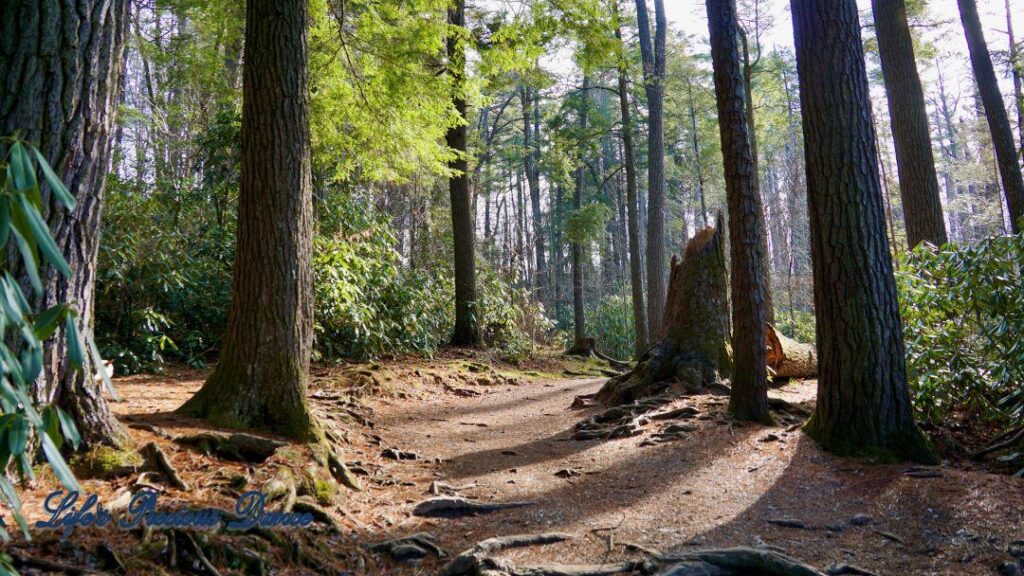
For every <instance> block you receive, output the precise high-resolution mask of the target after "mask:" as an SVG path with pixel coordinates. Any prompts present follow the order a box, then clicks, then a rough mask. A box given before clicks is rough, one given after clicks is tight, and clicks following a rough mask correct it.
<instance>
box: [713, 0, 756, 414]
mask: <svg viewBox="0 0 1024 576" xmlns="http://www.w3.org/2000/svg"><path fill="white" fill-rule="evenodd" d="M706 4H707V10H708V30H709V32H710V38H711V61H712V63H713V66H714V79H715V95H716V100H717V103H718V127H719V133H720V134H721V139H722V160H723V165H724V167H725V188H726V197H727V203H728V205H729V252H730V256H731V258H730V262H731V266H732V274H731V280H730V286H731V292H732V349H733V372H732V393H731V397H730V399H729V411H730V412H732V413H733V414H734V415H735V416H737V417H738V418H742V419H745V420H761V421H767V420H769V418H770V417H769V415H768V380H767V370H766V367H765V349H764V325H765V324H766V323H767V318H766V314H765V284H764V283H765V276H764V262H765V255H764V252H763V250H764V242H763V239H764V236H765V230H764V212H763V211H762V210H761V209H760V206H761V197H760V195H759V193H758V190H757V183H756V178H757V173H756V169H755V166H754V157H753V151H752V150H751V138H750V134H749V133H748V131H749V129H750V124H748V123H747V111H748V110H747V105H746V104H747V96H746V94H745V92H746V83H745V82H744V77H743V73H742V70H743V66H742V62H741V59H740V53H739V49H738V46H737V44H736V38H737V37H738V36H739V33H740V28H739V23H738V22H737V18H736V3H735V0H707V2H706Z"/></svg>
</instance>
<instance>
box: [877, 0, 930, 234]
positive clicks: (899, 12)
mask: <svg viewBox="0 0 1024 576" xmlns="http://www.w3.org/2000/svg"><path fill="white" fill-rule="evenodd" d="M871 9H872V12H873V14H874V19H875V36H876V37H877V38H878V53H879V56H880V57H881V60H882V77H883V78H884V80H885V94H886V96H887V99H888V102H889V119H890V122H891V123H892V138H893V144H894V145H895V147H896V170H897V172H898V173H899V178H900V197H901V198H902V199H903V220H904V222H905V223H906V227H907V246H908V247H909V248H911V249H913V248H914V247H915V246H917V245H918V244H919V243H921V242H930V243H932V244H934V245H935V246H941V245H943V244H945V243H946V242H947V240H948V239H947V237H946V223H945V221H944V220H943V219H942V201H941V200H940V199H939V179H938V176H937V175H936V173H935V159H934V157H933V156H932V141H931V133H930V132H929V127H928V111H927V109H926V108H925V103H924V90H923V89H922V88H921V79H920V77H919V76H918V74H917V65H916V64H915V61H914V43H913V40H912V39H911V37H910V26H909V24H908V23H907V7H906V4H905V3H904V0H873V1H872V2H871Z"/></svg>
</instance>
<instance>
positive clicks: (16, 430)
mask: <svg viewBox="0 0 1024 576" xmlns="http://www.w3.org/2000/svg"><path fill="white" fill-rule="evenodd" d="M3 143H4V145H5V148H6V152H7V155H6V156H5V158H4V159H3V162H0V171H2V173H3V174H4V179H3V186H2V187H0V250H3V251H4V253H7V254H11V253H12V250H9V248H11V246H9V245H10V244H14V246H15V247H16V249H17V253H18V254H20V256H21V259H20V264H21V270H22V271H23V273H24V274H25V275H26V276H28V279H29V283H30V284H31V286H32V288H33V291H34V292H35V295H36V297H39V296H41V295H42V293H43V283H42V280H41V279H40V273H39V267H40V265H42V264H43V260H45V261H46V263H48V264H49V265H50V266H52V267H53V268H54V269H55V270H56V271H57V273H59V274H62V275H64V276H65V277H70V276H71V273H72V272H71V268H70V267H69V266H68V263H67V262H66V261H65V260H64V257H63V256H62V255H61V252H60V249H59V248H58V247H57V244H56V243H55V242H54V240H53V238H52V236H51V235H50V230H49V228H48V227H47V224H46V221H45V220H43V217H42V204H43V200H42V194H41V192H40V185H39V181H38V180H37V178H36V170H37V168H38V170H39V171H41V172H42V174H43V176H44V179H45V180H46V183H47V184H48V185H49V187H50V190H51V191H52V193H53V195H54V196H55V197H56V198H57V200H59V202H60V203H61V204H63V205H64V206H65V207H67V208H69V209H70V208H73V207H74V205H75V199H74V197H73V196H72V195H71V193H70V192H69V191H68V189H67V188H66V187H65V186H64V183H63V182H62V181H61V179H60V177H58V176H57V175H56V174H55V173H54V172H53V170H52V169H51V168H50V167H49V165H48V164H47V163H46V160H45V159H44V158H43V156H42V154H40V153H39V151H38V150H36V149H35V148H32V147H31V146H29V145H27V144H23V143H22V142H20V141H18V140H16V139H5V140H4V142H3ZM12 240H13V242H11V241H12ZM18 262H19V261H18V260H15V259H13V258H11V259H4V261H3V270H2V274H0V334H7V335H11V334H17V335H18V337H17V338H10V337H8V338H0V360H2V364H3V372H2V374H0V502H2V503H3V505H4V506H5V507H6V508H7V509H8V510H11V511H12V512H13V513H14V518H15V520H16V521H17V522H18V524H19V526H20V527H21V529H22V532H23V533H24V534H25V537H26V538H28V537H29V533H28V525H27V524H26V522H25V519H24V518H23V517H22V515H21V502H20V500H19V498H18V494H17V491H16V490H15V489H14V486H13V485H12V484H11V482H10V480H8V477H7V469H8V467H9V466H11V465H12V464H13V465H14V467H15V468H16V470H17V473H18V475H19V477H20V478H21V479H22V481H25V480H30V479H32V478H34V476H33V471H32V458H33V454H32V446H33V445H34V444H35V443H36V442H38V446H39V448H40V449H41V452H42V455H43V456H44V457H45V458H46V461H47V462H48V463H49V466H50V468H51V469H52V470H53V472H54V474H55V475H56V477H57V478H58V480H60V482H61V483H62V484H63V485H64V487H65V488H67V489H68V490H80V488H79V486H78V482H77V481H76V480H75V477H74V475H73V474H72V473H71V471H70V469H69V468H68V466H67V463H66V462H65V461H64V457H63V456H61V453H60V448H61V445H62V443H63V442H64V440H65V439H67V440H68V441H70V442H71V444H72V445H75V446H77V444H78V442H79V435H78V431H77V430H76V429H75V425H74V421H73V420H72V419H71V417H70V416H69V415H68V414H66V413H65V412H64V411H63V410H61V409H60V408H58V407H57V406H56V405H44V404H39V403H36V402H35V401H34V400H33V398H34V396H35V395H34V394H32V388H33V384H34V383H35V381H36V378H37V377H39V375H40V373H41V372H42V370H43V361H44V356H43V342H44V341H45V340H47V339H48V338H51V337H52V336H53V335H54V334H55V333H56V332H57V331H58V328H60V327H61V326H62V325H63V327H64V337H65V338H66V339H67V350H68V359H69V360H70V363H71V365H72V367H73V368H75V369H78V370H80V369H81V368H82V367H83V365H84V364H85V354H86V349H87V348H88V349H89V351H90V352H91V353H92V356H93V361H94V362H96V363H97V364H99V363H100V362H101V360H100V358H99V354H98V353H97V351H96V348H95V346H92V345H91V341H90V345H88V346H87V345H86V344H85V342H84V341H83V338H82V336H81V334H79V333H78V328H77V326H76V324H75V316H76V313H75V311H74V310H72V309H70V308H69V307H68V306H67V305H66V304H58V305H56V306H53V307H52V308H49V309H47V310H43V311H40V312H36V311H34V310H33V309H32V307H31V306H30V305H29V303H28V300H27V298H26V297H25V294H23V293H22V289H21V287H20V285H19V283H18V281H17V280H16V279H15V277H14V275H13V274H12V271H13V270H15V268H14V267H13V265H15V264H16V263H18ZM104 381H106V378H104ZM108 384H109V383H108ZM33 438H34V439H35V441H32V439H33ZM0 537H2V538H3V539H4V540H7V539H9V535H8V534H7V532H6V531H5V530H4V529H3V528H2V527H0ZM5 564H6V558H0V572H3V571H5V569H7V570H8V571H9V568H10V567H9V566H6V565H5ZM9 572H10V573H13V572H12V571H9Z"/></svg>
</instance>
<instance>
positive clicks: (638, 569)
mask: <svg viewBox="0 0 1024 576" xmlns="http://www.w3.org/2000/svg"><path fill="white" fill-rule="evenodd" d="M572 538H573V536H571V535H569V534H562V533H547V534H536V535H515V536H503V537H499V538H489V539H487V540H483V541H481V542H479V543H478V544H476V545H475V546H473V547H472V548H470V549H469V550H466V551H465V552H462V553H461V554H459V555H458V556H457V557H456V558H455V559H454V560H452V561H451V562H450V563H449V564H448V566H446V567H445V569H444V571H443V572H442V576H614V575H616V574H658V575H659V576H753V575H757V576H824V574H823V573H822V572H820V571H819V570H817V569H815V568H813V567H811V566H809V565H807V564H804V563H803V562H800V561H799V560H796V559H795V558H792V557H790V556H787V555H786V554H784V553H782V552H779V551H776V550H767V549H757V548H746V547H737V548H724V549H709V550H696V551H693V552H685V553H681V554H647V555H646V556H645V557H643V558H641V559H638V560H626V561H622V562H615V563H602V564H573V565H567V564H540V565H533V566H517V565H515V564H513V563H511V562H509V561H507V560H503V559H501V558H496V557H495V555H496V554H499V553H500V552H502V551H504V550H508V549H511V548H521V547H525V546H540V545H545V544H552V543H557V542H564V541H566V540H569V539H572Z"/></svg>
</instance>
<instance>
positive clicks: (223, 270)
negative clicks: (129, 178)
mask: <svg viewBox="0 0 1024 576" xmlns="http://www.w3.org/2000/svg"><path fill="white" fill-rule="evenodd" d="M110 184H111V185H110V188H111V192H112V193H111V194H110V195H109V200H108V204H107V206H106V208H105V211H104V228H103V229H104V234H103V243H102V244H101V246H100V257H99V267H98V277H97V295H96V319H97V321H96V325H97V328H98V330H97V338H98V340H99V342H100V344H101V349H102V351H103V354H104V357H106V358H108V359H109V360H111V361H112V362H114V364H115V366H116V369H117V371H118V372H119V373H126V374H131V373H135V372H140V371H157V370H159V369H160V368H161V367H162V366H163V364H164V362H165V361H166V360H176V361H179V362H186V363H188V364H190V365H193V366H201V365H203V364H204V363H205V362H207V361H210V360H213V359H214V353H215V351H216V350H217V348H218V347H219V344H220V338H221V337H222V335H223V333H224V327H225V325H226V324H227V311H228V306H229V304H230V302H231V271H232V263H233V260H234V246H235V242H234V227H233V224H231V225H228V224H227V222H226V221H225V222H224V224H218V223H217V221H216V220H215V218H214V217H211V216H210V215H206V214H195V215H186V216H178V218H179V224H178V225H175V224H174V223H173V220H174V215H173V214H169V213H168V212H167V207H166V203H165V202H164V201H161V199H160V198H159V197H158V196H153V195H149V194H137V193H135V192H134V191H132V190H128V189H125V187H124V186H123V185H121V183H119V182H116V181H115V182H111V183H110ZM197 212H200V211H198V210H197ZM226 220H232V221H233V218H231V219H226ZM142 231H145V232H142Z"/></svg>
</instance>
